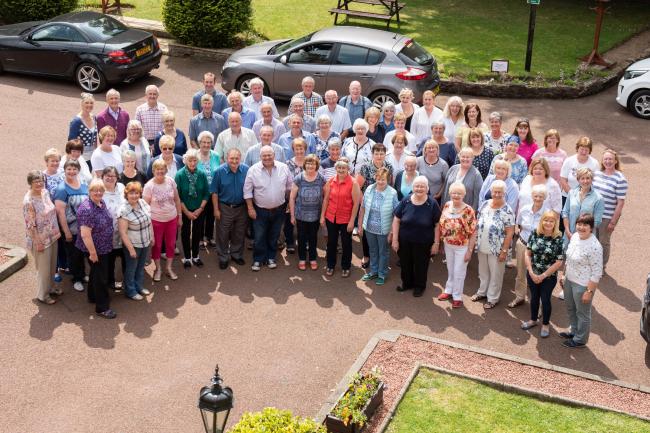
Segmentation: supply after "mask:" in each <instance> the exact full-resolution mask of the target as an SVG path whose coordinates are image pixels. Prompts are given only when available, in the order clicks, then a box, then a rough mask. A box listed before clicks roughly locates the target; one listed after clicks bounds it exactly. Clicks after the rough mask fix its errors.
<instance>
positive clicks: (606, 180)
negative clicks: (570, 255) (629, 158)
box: [593, 149, 627, 266]
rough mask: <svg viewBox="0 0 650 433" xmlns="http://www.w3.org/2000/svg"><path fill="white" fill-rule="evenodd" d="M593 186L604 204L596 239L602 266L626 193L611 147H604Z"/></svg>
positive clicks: (623, 179)
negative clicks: (601, 248) (600, 248)
mask: <svg viewBox="0 0 650 433" xmlns="http://www.w3.org/2000/svg"><path fill="white" fill-rule="evenodd" d="M593 188H594V189H595V190H596V191H597V192H598V193H599V194H600V195H601V197H602V198H603V203H604V205H605V206H604V211H603V219H602V222H601V223H600V226H598V240H599V241H600V244H601V245H602V247H603V266H607V262H608V261H609V249H610V237H611V235H612V232H613V231H614V229H615V228H616V225H617V224H618V222H619V220H620V219H621V214H622V213H623V206H624V205H625V196H626V194H627V179H626V178H625V176H624V175H623V173H621V161H620V159H619V158H618V154H617V153H616V151H614V150H613V149H605V151H604V152H603V157H602V159H601V160H600V170H599V171H597V172H596V175H595V177H594V183H593Z"/></svg>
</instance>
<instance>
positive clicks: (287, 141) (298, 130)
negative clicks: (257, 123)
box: [276, 113, 316, 161]
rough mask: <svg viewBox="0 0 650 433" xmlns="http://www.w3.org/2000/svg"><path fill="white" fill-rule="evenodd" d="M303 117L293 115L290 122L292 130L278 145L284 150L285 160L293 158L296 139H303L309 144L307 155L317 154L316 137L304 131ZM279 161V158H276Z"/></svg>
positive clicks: (284, 135) (286, 133)
mask: <svg viewBox="0 0 650 433" xmlns="http://www.w3.org/2000/svg"><path fill="white" fill-rule="evenodd" d="M302 125H303V123H302V117H300V116H299V115H298V114H295V113H294V114H292V115H291V119H290V120H289V126H290V127H291V129H289V131H287V132H285V133H284V134H282V135H281V136H280V139H279V140H278V144H279V145H280V147H282V149H284V158H285V159H286V160H287V161H288V160H290V159H291V158H293V147H292V144H293V140H295V139H296V138H302V139H303V140H305V143H307V149H305V155H309V154H310V153H316V139H315V138H314V136H313V135H312V134H310V133H308V132H307V131H305V130H303V129H302ZM276 159H277V158H276Z"/></svg>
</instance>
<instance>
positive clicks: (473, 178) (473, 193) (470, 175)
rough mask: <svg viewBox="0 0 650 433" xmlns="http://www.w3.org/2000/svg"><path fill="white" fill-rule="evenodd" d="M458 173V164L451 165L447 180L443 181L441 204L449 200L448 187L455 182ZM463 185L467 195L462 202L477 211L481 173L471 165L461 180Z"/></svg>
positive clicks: (481, 184) (481, 179) (481, 183)
mask: <svg viewBox="0 0 650 433" xmlns="http://www.w3.org/2000/svg"><path fill="white" fill-rule="evenodd" d="M459 171H460V164H456V165H452V166H451V168H450V169H449V171H448V172H447V178H446V179H445V186H444V190H443V193H442V203H447V202H448V201H449V200H450V199H451V198H450V197H449V186H450V185H451V184H452V183H454V182H456V178H457V177H458V172H459ZM462 182H463V185H465V189H466V190H467V193H466V194H465V198H464V199H463V201H464V202H465V203H467V204H468V205H470V206H471V207H472V208H473V209H474V211H477V210H478V199H479V193H480V192H481V186H483V178H482V177H481V173H479V171H478V170H477V169H476V167H474V166H473V165H472V166H471V167H470V169H469V170H468V172H467V173H466V174H465V177H464V178H463V179H462Z"/></svg>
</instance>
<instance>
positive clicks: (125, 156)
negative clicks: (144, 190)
mask: <svg viewBox="0 0 650 433" xmlns="http://www.w3.org/2000/svg"><path fill="white" fill-rule="evenodd" d="M135 161H136V156H135V152H134V151H132V150H125V151H124V152H122V164H124V170H122V174H120V177H119V178H118V179H117V181H118V182H119V183H121V184H122V185H124V186H126V185H128V184H129V182H140V186H142V187H144V184H145V183H147V177H146V176H145V175H144V173H142V172H141V171H138V169H137V168H136V167H135Z"/></svg>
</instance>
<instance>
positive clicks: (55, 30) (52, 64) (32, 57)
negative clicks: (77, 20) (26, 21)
mask: <svg viewBox="0 0 650 433" xmlns="http://www.w3.org/2000/svg"><path fill="white" fill-rule="evenodd" d="M25 42H26V45H27V46H28V48H27V49H26V50H25V51H23V53H22V55H21V59H20V63H21V64H23V65H24V67H25V69H23V70H24V71H27V72H34V73H40V74H47V75H68V74H69V72H70V70H71V69H72V68H73V67H74V64H75V61H76V59H77V57H78V55H79V52H80V51H83V49H84V47H86V46H87V45H88V44H87V42H86V40H85V38H84V37H83V36H82V35H81V33H79V31H77V30H76V29H75V28H73V27H72V26H69V25H66V24H51V25H46V26H43V27H40V28H38V29H37V30H35V31H34V32H32V33H31V34H30V35H29V36H27V38H26V39H25Z"/></svg>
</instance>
